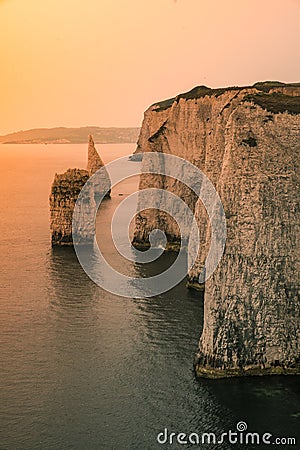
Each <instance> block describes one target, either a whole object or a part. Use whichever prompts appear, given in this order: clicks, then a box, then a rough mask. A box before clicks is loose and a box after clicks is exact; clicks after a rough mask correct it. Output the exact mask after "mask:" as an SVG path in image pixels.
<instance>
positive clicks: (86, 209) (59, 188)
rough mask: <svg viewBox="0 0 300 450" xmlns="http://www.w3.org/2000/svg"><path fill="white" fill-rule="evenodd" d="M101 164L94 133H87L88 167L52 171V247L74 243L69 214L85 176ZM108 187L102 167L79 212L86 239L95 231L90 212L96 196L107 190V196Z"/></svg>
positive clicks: (108, 193) (106, 175) (101, 165)
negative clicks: (83, 216) (82, 218)
mask: <svg viewBox="0 0 300 450" xmlns="http://www.w3.org/2000/svg"><path fill="white" fill-rule="evenodd" d="M103 166H104V163H103V161H102V159H101V158H100V156H99V154H98V152H97V150H96V148H95V144H94V141H93V137H92V135H89V145H88V163H87V168H86V169H68V170H67V171H66V172H64V173H62V174H57V173H56V174H55V177H54V180H53V183H52V186H51V193H50V198H49V202H50V231H51V243H52V247H55V246H70V245H73V238H72V217H73V210H74V207H75V203H76V200H77V198H78V196H79V194H80V191H81V189H82V188H83V186H84V185H85V183H86V182H87V181H88V179H89V178H90V177H91V176H92V175H94V174H95V173H96V172H97V171H98V170H99V169H101V168H102V167H103ZM109 188H110V180H109V176H108V174H107V172H106V171H105V172H103V175H101V177H100V179H99V180H97V183H96V185H95V189H94V192H90V193H89V195H87V198H86V199H85V201H84V202H83V205H84V206H82V214H85V220H86V221H88V226H87V230H88V231H87V232H88V234H89V236H86V238H87V241H85V242H89V241H90V242H91V243H92V242H93V237H94V234H95V223H94V217H92V215H91V213H90V211H91V210H92V209H93V208H92V206H93V205H94V203H95V198H96V197H97V195H101V194H102V193H103V192H106V191H107V194H106V197H107V198H108V197H110V189H109Z"/></svg>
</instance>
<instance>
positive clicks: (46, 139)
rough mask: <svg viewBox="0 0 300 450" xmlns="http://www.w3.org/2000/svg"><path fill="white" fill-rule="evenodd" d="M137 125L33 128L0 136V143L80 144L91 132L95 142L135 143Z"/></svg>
mask: <svg viewBox="0 0 300 450" xmlns="http://www.w3.org/2000/svg"><path fill="white" fill-rule="evenodd" d="M139 132H140V128H139V127H132V128H117V127H110V128H102V127H80V128H66V127H56V128H34V129H31V130H24V131H23V130H22V131H17V132H14V133H9V134H6V135H3V136H0V143H1V144H82V143H85V142H86V139H87V136H88V135H89V134H92V135H93V136H94V139H95V142H96V143H97V144H121V143H124V144H125V143H135V142H136V141H137V139H138V136H139Z"/></svg>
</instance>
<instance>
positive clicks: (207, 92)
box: [133, 83, 300, 378]
mask: <svg viewBox="0 0 300 450" xmlns="http://www.w3.org/2000/svg"><path fill="white" fill-rule="evenodd" d="M299 138H300V85H284V84H282V83H257V84H256V85H254V86H253V87H246V88H228V89H215V90H212V89H209V88H206V87H204V86H202V87H199V88H195V89H193V90H192V91H190V92H188V93H186V94H181V95H179V96H177V97H176V98H174V99H170V100H167V101H164V102H161V103H158V104H155V105H152V106H151V107H150V108H149V109H148V110H147V111H146V113H145V118H144V124H143V126H142V130H141V134H140V139H139V146H140V150H142V151H150V152H166V153H170V154H174V155H176V156H180V157H182V158H185V159H187V160H188V161H190V162H192V163H193V164H195V165H196V166H197V167H199V168H200V169H201V170H202V171H203V172H204V173H205V174H206V175H207V176H208V177H209V179H210V180H211V181H212V183H213V184H214V186H215V188H216V190H217V191H218V193H219V195H220V198H221V200H222V203H223V207H224V211H225V215H226V220H227V240H226V247H225V252H224V255H223V257H222V260H221V262H220V263H219V265H218V267H217V269H216V270H215V272H214V273H213V275H212V276H211V277H210V278H209V280H207V282H206V284H205V315H204V328H203V332H202V336H201V339H200V343H199V350H198V352H197V356H196V359H195V371H196V374H197V375H198V376H203V377H210V378H218V377H225V376H236V375H248V374H273V373H276V374H278V373H283V374H289V373H297V374H299V373H300V358H299V356H300V355H299V346H300V303H299V295H300V270H299V269H300V261H299V254H300V252H299V250H300V248H299V242H300V239H299V237H300V236H299V231H300V230H299V210H300V202H299V200H300V199H299V185H300V167H299V165H300V163H299V153H300V139H299ZM140 187H141V188H144V187H163V188H164V189H168V190H171V192H173V193H174V194H176V195H178V196H179V197H181V198H182V199H184V200H185V201H186V202H187V203H188V205H189V207H190V208H191V209H192V211H193V212H194V215H195V218H196V220H197V222H198V224H199V232H200V249H199V253H198V257H197V259H196V262H195V264H194V266H193V267H192V269H191V270H190V272H189V278H188V280H189V285H190V286H192V287H196V288H202V287H203V286H202V285H201V283H199V274H200V273H201V270H202V268H203V266H205V259H206V256H207V251H208V247H209V244H210V227H209V223H208V220H207V216H206V213H205V210H204V208H203V206H202V202H201V201H200V200H197V198H196V197H195V196H194V195H189V193H188V191H187V190H186V189H185V188H184V187H183V186H182V185H181V184H180V183H176V181H174V180H173V181H171V180H169V179H166V177H163V176H160V175H157V176H154V175H147V174H143V175H142V176H141V181H140ZM155 228H162V229H163V230H164V231H165V233H166V235H167V238H168V241H169V243H170V244H171V245H170V248H173V249H174V248H176V246H178V245H179V243H180V234H179V230H178V229H177V228H176V226H175V225H174V221H173V220H172V219H171V218H170V217H167V216H166V215H165V214H164V213H161V212H159V211H153V210H145V211H142V212H141V213H140V214H139V215H138V217H137V220H136V229H135V235H134V241H133V242H134V244H135V245H136V246H147V245H148V234H149V232H151V231H152V230H153V229H155ZM174 243H175V244H176V245H175V246H174ZM190 245H191V246H193V242H190Z"/></svg>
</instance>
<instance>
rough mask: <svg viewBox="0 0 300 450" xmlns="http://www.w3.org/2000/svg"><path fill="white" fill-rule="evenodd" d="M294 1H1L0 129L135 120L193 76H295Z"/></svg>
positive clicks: (231, 79) (212, 80)
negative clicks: (151, 105)
mask: <svg viewBox="0 0 300 450" xmlns="http://www.w3.org/2000/svg"><path fill="white" fill-rule="evenodd" d="M299 23H300V0H251V1H249V0H228V1H224V0H177V1H175V0H151V1H146V0H85V1H82V0H0V58H1V59H0V60H1V75H0V76H1V84H0V102H1V103H0V134H5V133H8V132H11V131H17V130H21V129H28V128H36V127H53V126H85V125H98V126H140V124H141V121H142V118H143V112H144V110H145V109H146V108H147V107H148V106H149V105H150V104H152V103H154V102H155V101H158V100H162V99H165V98H168V97H172V96H174V95H176V94H178V93H180V92H184V91H187V90H190V89H191V88H193V87H194V86H196V85H199V84H206V85H208V86H210V87H218V86H227V85H245V84H253V83H254V82H256V81H258V80H281V81H286V82H294V81H300V58H299V44H300V27H299Z"/></svg>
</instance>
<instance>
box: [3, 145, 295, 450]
mask: <svg viewBox="0 0 300 450" xmlns="http://www.w3.org/2000/svg"><path fill="white" fill-rule="evenodd" d="M134 149H135V146H134V145H133V144H107V145H100V146H98V150H99V151H100V154H101V157H102V158H103V160H104V162H105V163H107V162H110V161H113V160H114V159H116V158H119V157H121V156H125V155H130V154H131V153H132V152H133V151H134ZM86 159H87V145H82V144H77V145H73V144H72V145H71V144H65V145H52V144H48V145H43V144H41V145H39V144H35V145H31V144H10V145H4V144H2V145H0V250H1V255H2V256H1V259H0V300H1V307H0V366H1V368H0V390H1V394H0V414H1V419H0V420H1V422H0V433H1V434H0V449H1V450H34V449H39V450H50V449H51V450H52V449H53V450H69V449H76V450H77V449H78V450H79V449H83V450H85V449H87V450H89V449H90V450H93V449H95V450H96V449H101V450H102V449H103V450H110V449H111V450H147V449H148V450H155V449H160V448H166V449H180V448H195V449H196V448H203V449H217V448H224V449H237V448H242V449H250V448H263V447H267V444H265V443H264V442H263V441H262V436H263V435H264V436H265V434H266V433H267V434H269V435H271V437H270V436H269V437H265V439H267V440H268V439H269V441H271V443H273V442H274V443H275V439H278V438H279V439H281V440H280V443H277V442H279V441H277V442H276V443H275V447H276V444H277V448H300V435H299V430H300V426H299V425H300V404H299V399H300V387H299V378H298V377H294V376H290V377H280V376H279V377H277V376H273V377H252V378H232V379H223V380H207V379H200V380H196V378H195V376H194V372H193V358H194V355H195V352H196V350H197V345H198V341H199V337H200V335H201V330H202V325H203V304H204V299H203V294H201V293H200V292H196V291H191V290H188V289H187V288H186V286H185V280H183V281H182V282H181V283H179V284H178V285H177V286H175V287H174V288H173V289H171V290H170V291H168V292H166V293H163V294H161V295H158V296H156V297H152V298H140V299H133V298H125V297H120V296H117V295H113V294H111V293H109V292H106V291H105V290H103V289H102V288H101V287H99V286H97V285H96V284H94V283H93V281H91V280H90V279H89V277H88V276H87V275H86V273H85V272H84V271H83V269H82V268H81V266H80V264H79V262H78V260H77V257H76V254H75V253H74V251H73V249H72V248H57V249H52V248H51V245H50V231H49V193H50V186H51V183H52V180H53V177H54V174H55V173H61V172H63V171H65V170H66V169H68V168H72V167H79V168H84V167H85V166H86V162H87V161H86ZM131 164H136V163H135V162H132V163H131ZM137 187H138V177H135V178H132V179H128V180H126V181H124V182H122V183H120V184H118V185H116V186H115V187H114V188H113V190H112V197H111V200H107V201H105V204H103V205H101V206H100V209H99V212H98V216H97V240H98V243H99V247H101V249H102V251H103V254H104V255H105V256H106V257H107V258H108V259H109V260H110V262H111V264H114V261H115V265H116V268H117V269H118V270H121V269H123V270H124V271H125V272H126V271H127V272H129V273H130V272H131V271H132V270H135V273H136V271H140V272H141V276H150V275H151V274H153V273H159V272H161V271H163V270H165V268H166V267H168V266H169V265H170V264H171V263H172V262H173V261H174V258H176V255H175V254H172V253H167V254H165V253H164V254H163V255H162V256H160V258H158V260H156V261H154V262H152V263H149V264H146V265H145V267H144V268H143V269H141V267H138V268H134V267H133V266H134V263H133V262H132V261H127V260H126V259H125V258H122V262H121V260H120V255H118V254H117V253H116V250H115V249H114V247H113V242H112V241H111V240H110V239H109V236H110V221H111V217H112V214H113V212H114V210H115V209H116V207H117V206H118V205H119V204H120V203H121V202H122V201H123V200H124V199H125V198H126V197H127V196H128V195H130V194H131V193H132V192H134V191H135V190H136V189H137ZM230 430H231V431H230ZM243 430H244V431H243ZM246 432H249V433H257V434H258V435H259V439H260V443H259V445H257V443H256V441H254V443H252V441H251V440H250V441H249V442H248V443H247V444H245V441H243V439H244V440H245V435H246ZM179 433H182V434H181V435H180V436H179V438H178V435H179ZM205 433H209V434H210V435H209V436H207V435H205ZM222 433H227V435H226V436H224V437H223V438H222V439H223V442H221V440H222V439H221V436H222ZM230 433H231V434H230ZM203 434H204V441H203V442H202V438H203ZM229 434H230V436H231V438H230V439H231V441H230V442H229V441H228V439H229ZM197 436H198V437H199V443H198V442H197ZM290 437H291V438H295V439H297V441H296V444H287V441H284V440H283V439H287V438H290ZM208 439H209V440H210V442H208ZM235 439H237V440H238V442H232V441H234V440H235ZM249 439H250V438H249ZM251 439H252V438H251ZM253 439H254V438H253ZM255 439H256V438H255ZM182 441H183V443H182Z"/></svg>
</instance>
